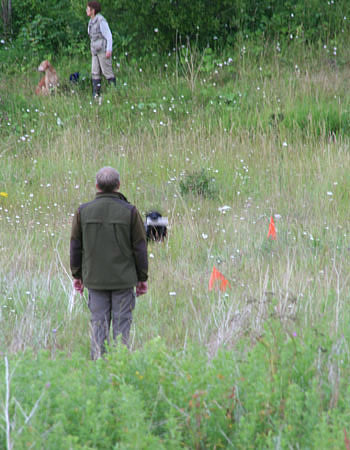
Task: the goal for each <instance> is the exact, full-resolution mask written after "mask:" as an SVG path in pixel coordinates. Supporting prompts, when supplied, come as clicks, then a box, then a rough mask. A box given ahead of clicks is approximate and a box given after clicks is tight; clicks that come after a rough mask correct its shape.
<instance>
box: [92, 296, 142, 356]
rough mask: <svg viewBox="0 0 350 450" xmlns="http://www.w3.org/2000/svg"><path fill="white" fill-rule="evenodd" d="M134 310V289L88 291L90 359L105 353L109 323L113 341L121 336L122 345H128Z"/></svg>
mask: <svg viewBox="0 0 350 450" xmlns="http://www.w3.org/2000/svg"><path fill="white" fill-rule="evenodd" d="M134 308H135V293H134V288H130V289H125V290H118V291H107V290H106V291H97V290H95V289H89V309H90V312H91V359H97V358H99V357H100V356H101V355H102V354H103V353H105V351H106V348H105V342H106V341H107V342H109V330H110V326H111V322H112V324H113V339H114V340H115V339H116V337H117V336H118V335H119V334H121V335H122V342H123V344H125V345H128V341H129V334H130V327H131V322H132V311H133V309H134Z"/></svg>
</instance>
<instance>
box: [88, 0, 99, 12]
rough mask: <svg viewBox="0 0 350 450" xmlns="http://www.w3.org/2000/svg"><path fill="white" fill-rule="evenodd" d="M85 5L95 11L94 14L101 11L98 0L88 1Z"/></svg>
mask: <svg viewBox="0 0 350 450" xmlns="http://www.w3.org/2000/svg"><path fill="white" fill-rule="evenodd" d="M87 6H88V7H89V8H91V9H93V10H94V11H95V14H97V13H99V12H101V5H100V2H88V4H87Z"/></svg>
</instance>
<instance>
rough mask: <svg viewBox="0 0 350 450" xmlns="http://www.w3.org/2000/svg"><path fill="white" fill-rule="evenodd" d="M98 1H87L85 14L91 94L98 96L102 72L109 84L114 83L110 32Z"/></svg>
mask: <svg viewBox="0 0 350 450" xmlns="http://www.w3.org/2000/svg"><path fill="white" fill-rule="evenodd" d="M100 11H101V5H100V3H99V2H95V1H92V2H88V4H87V7H86V15H87V16H88V17H90V20H89V25H88V33H89V37H90V49H91V55H92V62H91V79H92V95H93V97H94V98H95V97H99V95H100V91H101V80H102V74H103V76H104V77H105V78H106V80H107V81H108V83H109V84H114V86H115V85H116V79H115V76H114V72H113V69H112V46H113V40H112V33H111V30H110V28H109V26H108V23H107V21H106V19H105V18H104V17H103V16H102V14H100Z"/></svg>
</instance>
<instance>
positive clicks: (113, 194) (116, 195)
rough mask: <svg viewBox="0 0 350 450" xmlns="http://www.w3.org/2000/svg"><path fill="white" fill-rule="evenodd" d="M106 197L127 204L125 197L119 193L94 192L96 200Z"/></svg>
mask: <svg viewBox="0 0 350 450" xmlns="http://www.w3.org/2000/svg"><path fill="white" fill-rule="evenodd" d="M106 197H111V198H118V199H120V200H124V202H128V200H127V199H126V197H125V196H124V195H123V194H122V193H121V192H96V199H98V198H106ZM128 203H129V202H128Z"/></svg>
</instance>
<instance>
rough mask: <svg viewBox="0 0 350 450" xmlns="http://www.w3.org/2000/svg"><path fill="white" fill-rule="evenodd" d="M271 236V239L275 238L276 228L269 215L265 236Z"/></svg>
mask: <svg viewBox="0 0 350 450" xmlns="http://www.w3.org/2000/svg"><path fill="white" fill-rule="evenodd" d="M270 236H271V239H276V237H277V235H276V228H275V222H274V221H273V217H272V216H271V219H270V225H269V232H268V233H267V238H269V237H270Z"/></svg>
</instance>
